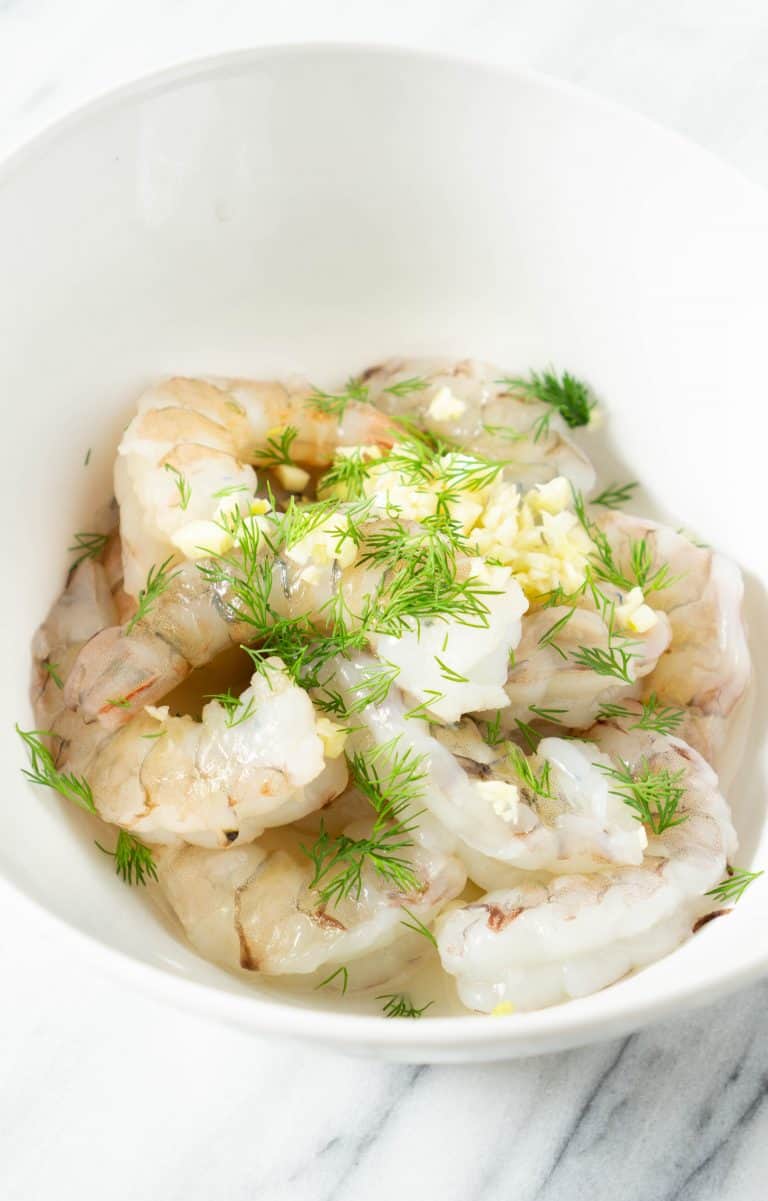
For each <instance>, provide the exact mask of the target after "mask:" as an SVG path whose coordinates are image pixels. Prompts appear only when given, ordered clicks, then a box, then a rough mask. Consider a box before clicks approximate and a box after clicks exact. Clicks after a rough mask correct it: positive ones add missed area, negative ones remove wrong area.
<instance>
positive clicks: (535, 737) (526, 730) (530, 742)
mask: <svg viewBox="0 0 768 1201" xmlns="http://www.w3.org/2000/svg"><path fill="white" fill-rule="evenodd" d="M515 725H516V726H517V729H518V732H519V734H520V737H521V738H522V739H523V741H524V742H525V745H526V746H527V747H528V750H529V751H530V752H531V753H532V754H534V755H535V754H536V751H537V750H538V748H539V743H540V742H541V740H542V737H543V735H542V734H540V733H539V731H538V730H534V728H533V726H529V725H528V722H527V721H521V720H520V718H519V717H516V718H515Z"/></svg>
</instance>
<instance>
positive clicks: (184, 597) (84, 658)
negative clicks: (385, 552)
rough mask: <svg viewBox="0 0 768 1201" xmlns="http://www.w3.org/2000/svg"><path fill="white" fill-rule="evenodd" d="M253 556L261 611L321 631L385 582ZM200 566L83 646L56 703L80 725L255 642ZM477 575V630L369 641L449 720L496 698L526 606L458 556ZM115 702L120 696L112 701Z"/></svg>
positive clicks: (351, 618)
mask: <svg viewBox="0 0 768 1201" xmlns="http://www.w3.org/2000/svg"><path fill="white" fill-rule="evenodd" d="M268 520H269V518H264V521H268ZM377 521H378V519H374V521H373V523H372V525H373V526H375V525H376V523H377ZM379 524H381V523H379ZM259 553H263V555H264V556H265V557H266V556H268V557H269V558H270V560H271V561H272V563H273V576H272V587H271V592H270V596H269V607H270V611H271V612H272V613H273V614H275V615H276V616H279V617H285V618H296V617H299V616H304V615H311V616H313V617H315V618H316V619H317V621H318V623H319V624H321V625H322V623H323V621H324V615H328V614H330V613H331V611H332V606H333V605H334V604H335V603H336V602H337V601H338V597H339V594H341V595H342V596H343V599H344V606H345V610H346V612H347V614H348V624H349V626H350V628H352V629H354V628H355V624H356V621H357V618H356V614H360V613H361V612H363V611H364V609H365V608H366V604H367V603H368V602H369V601H370V598H371V597H374V596H375V595H376V590H377V588H378V587H379V586H380V584H381V581H382V578H383V572H384V569H383V568H380V567H376V568H373V567H371V566H368V565H366V564H363V563H355V562H352V563H350V564H348V565H347V566H346V567H341V566H340V565H339V563H338V561H337V560H336V559H335V558H333V559H332V560H331V561H330V562H328V563H327V564H325V565H324V566H316V565H315V564H312V565H311V566H310V570H309V571H307V570H306V569H305V565H304V564H303V562H302V561H297V560H296V559H295V558H291V554H290V552H288V553H286V554H282V553H281V554H279V555H278V556H277V558H276V559H275V557H274V554H273V552H272V550H271V548H270V547H269V545H268V543H267V542H264V543H263V544H262V547H261V550H260V551H259ZM200 566H203V567H204V566H205V561H204V562H203V563H202V564H195V563H184V564H182V565H181V566H180V567H179V568H178V569H177V574H176V576H175V578H174V579H173V580H172V581H171V582H170V584H169V586H168V588H167V589H166V590H165V591H164V592H163V593H162V594H161V595H160V596H158V598H157V600H156V601H155V602H154V603H153V605H152V607H151V609H150V611H149V612H148V613H147V614H146V616H145V617H144V618H142V620H141V621H139V622H138V623H137V624H136V625H135V626H134V627H133V628H131V627H130V626H128V625H126V626H123V627H120V626H112V627H108V628H107V629H104V630H101V631H100V632H99V633H97V634H96V635H95V636H94V637H93V638H91V639H90V641H89V642H87V643H85V644H84V645H83V646H82V648H81V649H80V651H79V653H78V654H77V656H76V658H75V661H74V663H73V665H72V669H71V671H70V673H69V677H68V679H67V682H66V686H65V691H64V699H65V701H66V703H67V704H68V705H69V707H70V708H71V709H73V710H75V711H76V712H78V713H80V714H81V715H82V717H83V718H84V720H86V721H98V722H99V723H100V724H102V725H104V726H105V727H107V728H108V729H116V728H117V727H118V726H120V725H122V724H124V723H125V722H126V721H128V720H129V719H130V717H131V716H132V714H134V713H135V712H138V711H139V710H140V709H141V708H142V707H143V706H145V705H147V704H154V703H156V702H157V701H158V700H161V699H162V697H164V696H165V695H166V694H167V693H168V692H169V691H171V689H173V688H174V687H175V686H176V685H177V684H178V683H180V681H181V680H182V679H184V677H185V676H186V675H187V674H188V673H189V672H190V671H191V670H192V669H193V668H195V667H198V666H201V665H202V664H205V663H208V662H210V660H211V659H212V658H214V656H215V655H217V654H219V653H220V652H221V651H223V650H225V649H227V648H228V647H229V646H231V645H233V644H234V645H239V644H240V643H243V642H249V641H253V639H254V638H255V637H259V636H263V634H264V630H263V629H254V627H253V626H252V625H249V623H248V622H247V621H245V620H239V619H238V611H237V608H236V605H235V604H234V603H233V601H232V599H231V596H230V594H229V592H228V590H227V588H226V586H223V585H219V584H216V583H211V582H210V581H209V580H208V579H207V578H206V577H205V575H204V573H203V572H201V571H200V570H199V568H200ZM481 571H482V572H483V574H482V576H481V584H482V585H483V586H484V587H487V590H488V595H487V597H484V603H485V605H486V607H487V622H486V624H485V625H481V624H479V623H478V625H474V626H467V625H464V624H462V623H461V622H460V621H458V620H451V619H449V618H446V619H445V620H440V621H437V620H435V621H432V622H429V621H423V622H422V623H421V626H420V627H417V626H416V623H413V629H412V631H411V630H408V629H405V630H404V631H403V632H402V634H401V636H400V638H394V637H391V636H389V635H375V634H374V635H372V641H373V642H374V644H375V646H376V649H377V651H378V652H379V653H380V654H381V655H382V657H383V658H389V659H390V660H391V662H393V663H395V664H397V665H400V663H401V662H402V671H403V676H404V681H405V682H406V683H407V685H408V686H409V687H410V688H411V689H412V695H413V696H414V698H415V699H416V700H417V701H422V700H425V699H428V698H429V697H430V695H431V696H432V698H433V699H434V695H433V694H434V691H439V693H440V696H441V699H440V701H439V702H437V708H436V711H439V712H440V714H441V715H442V716H444V717H445V718H446V719H448V720H452V719H453V718H455V717H458V716H459V715H460V714H461V713H463V712H465V711H466V710H468V709H475V708H484V707H488V706H492V705H498V704H501V703H503V702H504V691H503V686H504V681H505V679H506V674H507V663H508V660H509V652H510V650H511V649H512V648H513V647H514V646H516V645H517V642H518V640H519V638H520V614H521V612H522V611H523V610H524V609H525V608H526V601H525V598H524V597H523V595H522V592H521V590H520V587H519V585H518V584H517V583H516V581H515V580H514V579H512V578H511V576H510V572H509V570H508V569H507V568H492V569H490V574H489V570H488V569H486V568H481V567H480V565H479V561H478V560H474V559H471V558H465V557H461V558H460V559H459V562H458V572H459V574H460V575H462V576H469V575H471V574H473V573H476V572H481ZM438 643H439V647H438V649H440V650H441V651H442V654H443V656H444V657H445V658H444V661H445V662H446V663H448V665H449V667H450V668H452V669H453V671H454V672H455V673H456V678H455V679H453V680H448V679H446V678H445V677H444V676H441V675H440V668H439V665H438V664H437V663H436V660H435V658H434V653H433V651H434V649H435V646H437V645H438ZM433 644H434V646H433ZM457 669H461V670H460V671H458V670H457ZM433 685H434V686H435V687H434V689H433ZM430 690H432V692H430ZM115 698H119V704H117V705H115V703H114V701H115Z"/></svg>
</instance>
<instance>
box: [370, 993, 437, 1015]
mask: <svg viewBox="0 0 768 1201" xmlns="http://www.w3.org/2000/svg"><path fill="white" fill-rule="evenodd" d="M376 1000H377V1001H386V1005H385V1006H384V1013H385V1014H386V1016H387V1017H388V1018H420V1017H421V1015H422V1014H423V1013H426V1011H427V1010H428V1009H429V1007H430V1005H434V1001H427V1003H426V1005H422V1006H421V1008H420V1009H417V1007H416V1006H415V1005H414V1004H413V1001H412V1000H411V998H410V997H409V996H407V995H406V993H383V994H382V995H381V996H378V997H377V998H376Z"/></svg>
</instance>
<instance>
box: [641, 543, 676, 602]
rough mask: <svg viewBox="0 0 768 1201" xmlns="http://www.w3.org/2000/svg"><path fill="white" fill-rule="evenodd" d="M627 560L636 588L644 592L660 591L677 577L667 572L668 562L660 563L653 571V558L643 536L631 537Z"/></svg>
mask: <svg viewBox="0 0 768 1201" xmlns="http://www.w3.org/2000/svg"><path fill="white" fill-rule="evenodd" d="M629 560H630V563H631V565H632V572H633V574H634V577H635V580H636V582H637V586H638V588H642V589H643V591H644V592H653V591H657V592H658V591H661V589H662V588H668V587H669V586H670V584H673V583H674V582H675V580H676V578H677V577H672V576H670V574H669V564H668V563H662V565H661V566H660V567H659V568H657V569H656V571H653V570H652V568H653V566H654V563H653V558H652V556H651V552H650V549H649V547H648V543H647V541H646V539H645V538H637V539H632V541H631V542H630V545H629Z"/></svg>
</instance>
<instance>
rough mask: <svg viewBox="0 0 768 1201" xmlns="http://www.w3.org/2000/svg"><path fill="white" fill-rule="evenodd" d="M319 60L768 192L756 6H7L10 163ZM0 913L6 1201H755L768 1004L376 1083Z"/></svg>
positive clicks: (482, 0) (202, 2) (413, 1071)
mask: <svg viewBox="0 0 768 1201" xmlns="http://www.w3.org/2000/svg"><path fill="white" fill-rule="evenodd" d="M321 39H322V40H347V41H364V40H368V41H371V40H375V41H377V42H392V43H400V44H410V45H418V46H431V47H434V48H437V49H443V50H451V51H461V52H467V53H471V54H473V55H475V56H484V57H487V58H489V59H495V60H500V61H504V62H510V63H517V64H523V65H529V66H531V67H534V68H536V69H537V70H542V71H546V72H549V73H551V74H554V75H559V76H563V77H565V78H567V79H569V80H571V81H573V82H576V83H580V84H583V85H585V86H587V87H589V88H591V89H593V90H595V91H597V92H601V93H603V94H605V95H608V96H611V97H613V98H615V99H617V100H619V101H621V102H623V103H625V104H627V105H629V106H630V107H633V108H636V109H639V110H641V111H643V112H645V113H647V114H648V115H650V116H652V117H655V118H656V119H658V120H660V121H662V122H663V123H665V124H668V125H672V126H674V127H676V128H677V129H678V130H680V131H682V132H684V133H687V134H688V135H689V136H691V137H693V138H694V139H696V140H697V141H699V142H700V143H702V144H703V145H706V146H707V147H709V148H710V149H712V150H714V151H715V152H716V153H718V154H720V155H722V156H724V157H726V158H728V159H730V160H731V161H732V162H734V163H735V164H736V165H737V166H739V167H741V169H742V170H743V171H744V172H746V173H747V174H748V175H750V176H751V177H752V178H754V179H757V180H759V181H762V182H763V183H768V121H767V120H766V116H765V114H766V112H768V103H767V101H768V70H766V66H767V65H768V6H766V5H765V3H764V0H728V2H727V3H723V2H722V0H666V2H664V3H662V2H661V0H646V3H643V4H640V3H637V0H575V2H574V0H471V2H470V0H389V3H388V4H386V5H382V4H379V3H375V4H374V3H371V2H370V0H313V2H310V0H283V3H282V4H280V5H277V4H271V5H267V4H265V3H264V2H263V0H131V3H130V4H129V3H125V0H66V3H64V2H63V0H0V153H5V152H6V151H7V150H9V149H10V148H12V147H13V146H15V145H17V144H19V143H20V142H22V141H23V140H25V139H26V138H27V137H29V136H30V135H31V134H33V133H34V132H36V131H37V130H38V129H40V128H42V127H43V126H44V125H46V124H48V123H49V122H50V121H51V120H53V119H55V118H56V117H58V116H59V115H61V114H63V113H64V112H67V111H69V110H70V109H71V108H73V107H75V106H76V105H78V104H79V103H81V102H82V101H83V100H85V99H87V98H89V97H90V96H92V95H95V94H97V93H99V92H103V91H105V90H107V89H108V88H110V87H112V86H114V85H115V84H117V83H120V82H122V81H123V80H127V79H131V78H135V77H137V76H139V75H141V74H144V73H145V72H147V71H151V70H154V69H157V68H159V67H162V66H165V65H168V64H170V63H173V62H176V61H179V60H182V59H184V58H188V57H192V56H199V55H202V54H206V53H213V52H215V51H219V50H224V49H231V48H235V47H238V46H245V45H254V44H264V43H270V42H286V41H310V40H321ZM0 906H1V907H2V913H3V921H2V923H1V924H0V957H1V960H0V961H1V962H2V969H3V970H2V987H1V988H0V1080H1V1081H2V1083H1V1084H0V1195H2V1198H3V1201H41V1199H47V1198H56V1201H70V1199H71V1201H91V1198H96V1197H108V1198H109V1201H153V1199H154V1198H163V1201H211V1199H212V1198H217V1199H218V1198H222V1199H224V1201H330V1199H332V1198H333V1199H334V1201H361V1199H363V1201H379V1199H380V1198H385V1197H387V1198H390V1197H393V1196H397V1197H401V1198H403V1199H404V1201H411V1199H412V1198H418V1199H419V1201H496V1199H499V1201H501V1199H502V1198H503V1199H505V1201H506V1199H507V1198H514V1201H534V1199H536V1201H581V1199H582V1198H589V1201H609V1199H610V1201H762V1199H763V1198H765V1196H766V1192H767V1186H766V1184H765V1175H766V1172H765V1169H766V1160H767V1158H768V1153H766V1150H765V1146H766V1134H768V1103H766V1092H767V1090H768V984H765V985H761V986H758V987H753V988H751V989H748V990H747V991H745V992H742V993H740V994H737V995H736V996H735V997H733V998H731V999H730V1000H728V1001H726V1002H724V1003H721V1004H719V1005H718V1006H716V1007H714V1008H710V1009H705V1010H703V1011H701V1012H698V1013H696V1014H694V1015H690V1016H688V1015H682V1016H681V1017H680V1018H679V1019H677V1020H676V1021H674V1022H668V1023H666V1024H664V1025H662V1026H659V1027H656V1028H655V1029H652V1030H649V1031H647V1032H645V1033H642V1034H639V1035H635V1036H633V1037H631V1038H629V1039H626V1040H623V1041H621V1042H611V1043H606V1044H603V1045H600V1046H597V1047H593V1048H587V1049H585V1050H577V1051H572V1052H569V1053H567V1054H563V1055H559V1056H551V1057H547V1058H540V1059H533V1060H529V1061H527V1062H523V1063H519V1064H498V1065H495V1066H478V1067H474V1068H473V1067H468V1068H423V1067H421V1068H409V1067H400V1066H388V1065H382V1064H375V1063H368V1062H365V1063H364V1062H362V1061H355V1060H348V1059H343V1058H339V1057H336V1056H331V1055H329V1054H326V1053H324V1052H319V1051H312V1050H310V1049H308V1048H300V1049H297V1048H295V1047H293V1046H289V1045H286V1044H281V1043H275V1042H274V1041H272V1042H270V1043H266V1042H260V1041H257V1040H254V1039H251V1038H248V1037H246V1036H244V1035H242V1034H239V1033H236V1032H231V1031H227V1030H224V1029H220V1028H218V1027H216V1026H210V1025H209V1024H207V1023H205V1022H203V1021H201V1020H199V1019H197V1018H193V1017H187V1016H185V1015H183V1014H179V1013H176V1012H167V1011H165V1010H163V1009H161V1008H160V1007H159V1006H157V1005H156V1004H155V1003H153V1002H151V1001H149V1000H146V999H144V998H143V997H140V996H134V995H126V994H125V993H121V992H120V991H119V989H118V987H117V985H115V984H114V983H113V982H111V981H109V980H107V979H104V978H101V977H100V976H98V975H90V974H89V972H88V970H87V969H86V968H85V967H84V965H83V963H82V962H79V961H78V962H74V961H71V960H68V959H65V957H64V952H63V950H62V948H61V947H59V946H58V945H57V932H56V929H55V928H54V927H52V926H51V927H50V928H49V927H45V928H44V931H43V933H42V934H41V933H40V930H39V926H38V923H37V922H34V923H33V922H32V921H31V920H30V916H29V913H28V911H27V910H26V908H25V905H24V904H23V903H21V902H20V901H18V900H17V899H16V898H15V897H12V896H11V895H10V894H9V893H8V891H7V889H4V888H0Z"/></svg>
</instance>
